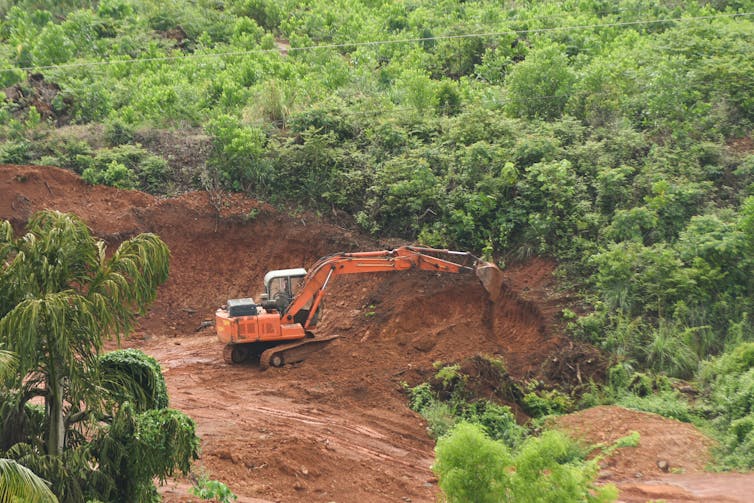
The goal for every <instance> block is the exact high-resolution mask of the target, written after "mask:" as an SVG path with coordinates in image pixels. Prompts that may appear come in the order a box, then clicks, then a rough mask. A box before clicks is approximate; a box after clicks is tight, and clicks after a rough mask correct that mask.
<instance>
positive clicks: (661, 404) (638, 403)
mask: <svg viewBox="0 0 754 503" xmlns="http://www.w3.org/2000/svg"><path fill="white" fill-rule="evenodd" d="M615 403H616V404H618V405H620V406H622V407H625V408H627V409H633V410H640V411H643V412H653V413H655V414H659V415H661V416H663V417H670V418H673V419H677V420H679V421H683V422H686V423H688V422H691V421H692V420H693V419H694V417H695V414H694V411H693V410H692V408H691V407H690V406H689V403H688V401H687V399H686V397H684V396H683V395H682V394H680V393H679V392H677V391H675V390H672V391H659V392H655V393H652V394H650V395H646V396H637V395H632V394H628V393H627V394H624V395H621V396H619V397H618V398H617V399H616V400H615Z"/></svg>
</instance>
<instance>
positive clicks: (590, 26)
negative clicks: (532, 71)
mask: <svg viewBox="0 0 754 503" xmlns="http://www.w3.org/2000/svg"><path fill="white" fill-rule="evenodd" d="M750 16H754V12H742V13H736V14H733V13H727V14H714V15H708V16H692V17H685V18H662V19H651V20H638V21H621V22H613V23H602V24H585V25H570V26H556V27H551V28H532V29H527V30H506V31H500V32H489V33H464V34H457V35H437V36H431V37H417V38H403V39H392V40H372V41H367V42H346V43H338V44H321V45H312V46H304V47H288V48H286V49H285V51H286V52H303V51H314V50H319V49H343V48H350V47H354V48H355V47H370V46H382V45H389V44H408V43H417V42H430V41H437V40H454V39H467V38H487V37H501V36H503V35H523V34H537V33H550V32H558V31H576V30H587V29H593V28H614V27H625V26H641V25H647V24H656V23H668V22H691V21H704V20H710V19H719V18H730V17H750ZM515 21H518V20H515ZM524 21H525V20H524ZM273 52H280V49H279V48H276V49H253V50H248V51H228V52H216V53H209V54H181V55H177V56H159V57H151V58H133V59H117V60H105V61H87V62H81V63H65V64H60V65H45V66H27V67H19V68H15V67H6V68H0V72H9V71H36V70H53V69H63V68H81V67H87V66H107V65H116V64H132V63H149V62H157V61H176V60H187V59H201V58H209V59H212V58H225V57H233V56H248V55H251V54H264V53H273Z"/></svg>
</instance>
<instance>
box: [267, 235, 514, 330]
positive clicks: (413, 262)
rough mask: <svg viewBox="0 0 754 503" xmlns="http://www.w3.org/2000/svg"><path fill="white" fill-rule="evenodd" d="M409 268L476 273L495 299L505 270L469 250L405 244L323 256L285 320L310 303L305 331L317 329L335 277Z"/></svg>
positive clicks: (294, 300) (283, 319) (284, 316)
mask: <svg viewBox="0 0 754 503" xmlns="http://www.w3.org/2000/svg"><path fill="white" fill-rule="evenodd" d="M408 269H420V270H425V271H436V272H447V273H463V272H469V273H471V272H473V273H476V275H477V277H478V278H479V279H480V281H481V282H482V285H483V286H484V288H485V289H486V290H487V292H488V293H489V295H490V298H491V299H492V300H493V301H494V300H496V298H497V295H498V294H499V292H500V287H501V285H502V281H503V279H502V273H501V272H500V270H499V269H498V268H497V266H495V265H494V264H490V263H488V262H485V261H483V260H481V259H480V258H477V257H475V256H473V255H471V254H470V253H467V252H458V251H451V250H438V249H434V248H422V247H415V246H402V247H399V248H395V249H392V250H382V251H372V252H356V253H338V254H335V255H330V256H327V257H323V258H321V259H320V260H319V261H318V262H317V263H316V264H314V266H313V267H312V268H311V269H310V271H309V273H308V274H307V276H306V279H305V280H304V285H303V287H302V288H301V290H300V291H299V293H298V295H297V296H296V297H295V298H294V299H293V301H292V302H291V304H290V305H289V306H288V308H287V309H286V310H285V311H284V312H283V313H282V314H281V318H282V321H283V322H287V323H293V320H294V318H295V317H296V315H297V314H298V313H299V312H300V311H302V310H303V309H305V308H306V306H309V308H308V315H307V317H306V321H304V322H303V323H302V325H303V326H304V329H305V330H309V329H310V328H313V326H314V325H315V324H316V321H315V320H316V313H317V309H318V308H319V306H320V304H321V302H322V299H323V298H324V296H325V294H326V293H327V287H328V286H329V284H330V281H332V279H333V278H334V277H335V276H339V275H341V274H363V273H373V272H392V271H405V270H408Z"/></svg>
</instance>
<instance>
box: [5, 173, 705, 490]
mask: <svg viewBox="0 0 754 503" xmlns="http://www.w3.org/2000/svg"><path fill="white" fill-rule="evenodd" d="M44 208H51V209H57V210H61V211H68V212H74V213H76V214H78V215H79V216H80V217H81V218H82V219H83V220H84V221H85V222H87V224H88V225H89V226H90V227H91V228H92V230H93V231H94V233H95V234H96V235H97V236H99V237H100V238H102V239H104V240H105V241H106V242H108V243H109V244H110V245H113V246H115V245H117V244H118V243H120V242H121V241H122V240H123V239H126V238H128V237H131V236H133V235H135V234H137V233H140V232H155V233H157V234H159V235H160V236H161V237H162V239H163V240H164V241H165V242H166V243H167V244H168V246H169V247H170V249H171V253H172V258H171V273H170V279H169V280H168V281H167V283H166V284H165V285H163V286H162V287H161V288H160V291H159V293H158V299H157V301H156V302H155V303H154V305H153V306H152V307H151V309H150V312H149V313H148V315H147V316H146V317H145V318H144V319H143V320H142V323H141V325H140V327H139V328H138V329H137V331H136V333H135V334H134V337H132V338H131V339H130V340H129V341H126V342H125V344H127V345H133V346H137V347H140V348H142V349H143V350H144V351H146V352H148V353H150V354H152V355H153V356H155V357H156V358H157V359H158V360H159V361H160V363H161V365H162V367H163V369H164V373H165V378H166V379H167V382H168V387H169V392H170V397H171V406H172V407H174V408H177V409H180V410H182V411H184V412H186V413H187V414H189V415H190V416H191V417H193V418H194V419H195V420H196V422H197V425H198V432H199V434H200V435H201V437H202V454H201V459H200V461H199V465H200V466H201V467H203V469H204V470H206V471H207V472H208V474H209V476H210V478H216V479H219V480H221V481H223V482H225V483H226V484H228V485H229V486H230V487H231V489H232V490H233V491H234V492H236V493H237V494H238V495H239V496H240V499H239V501H241V502H253V501H339V502H347V501H365V502H383V501H427V502H429V501H435V498H436V496H437V493H438V489H437V486H436V480H435V479H434V477H433V474H432V472H431V470H430V466H431V464H432V461H433V442H432V441H431V440H430V439H429V438H428V436H427V434H426V431H425V425H424V424H423V422H422V420H421V418H420V417H419V416H418V415H416V414H415V413H413V412H412V411H410V410H409V409H408V408H407V407H406V401H405V397H404V396H403V394H402V392H401V384H402V383H403V382H409V383H412V384H413V383H416V382H419V381H420V380H423V379H426V378H427V377H428V375H429V374H430V372H431V368H432V363H433V362H435V361H438V360H442V361H458V360H461V359H463V358H467V357H469V356H472V355H474V354H477V353H486V354H491V355H498V356H500V357H502V358H503V359H504V360H505V362H506V366H507V367H508V370H509V372H510V374H511V375H512V376H513V377H517V378H524V377H528V376H539V377H540V378H543V379H550V380H552V379H558V378H560V379H564V380H567V381H569V382H570V383H571V384H578V382H579V381H584V382H587V381H588V379H589V378H590V377H591V376H592V375H596V374H598V373H599V371H600V369H599V368H598V367H599V366H598V365H596V364H594V362H593V359H592V358H591V357H590V355H589V351H588V350H585V349H584V348H581V347H578V346H574V345H573V344H572V343H571V342H570V341H568V340H566V339H564V338H562V337H561V335H560V329H559V325H558V323H559V322H558V313H559V312H560V309H561V308H562V301H563V296H562V295H563V294H560V293H558V292H557V290H556V289H555V283H554V281H553V279H552V274H551V273H552V270H553V268H554V264H552V263H551V262H548V261H544V260H541V259H535V260H532V261H530V262H528V263H526V264H521V265H519V266H515V267H510V268H508V269H507V270H506V271H505V275H506V283H505V286H504V291H503V295H502V296H501V298H500V299H499V301H498V302H497V303H496V304H494V305H493V304H490V303H489V301H488V299H487V298H486V296H485V294H484V291H483V290H482V288H481V287H480V285H479V284H478V282H477V281H476V279H475V278H474V277H473V276H466V275H458V276H456V275H437V274H435V273H426V272H408V273H401V274H375V275H364V276H350V277H344V278H339V279H338V281H337V282H336V283H335V284H334V285H333V287H332V291H331V292H330V294H329V296H328V298H327V300H326V306H325V316H324V318H323V320H322V322H321V323H320V327H319V331H320V333H323V334H335V333H337V334H340V335H341V338H340V339H338V340H336V341H335V342H333V343H332V344H330V345H329V346H328V347H327V348H326V349H324V350H322V351H320V352H319V353H316V354H314V355H312V356H311V357H310V358H309V359H307V360H306V361H305V362H303V363H302V364H299V365H296V366H287V367H284V368H281V369H270V370H268V371H266V372H260V371H259V370H258V368H257V367H255V366H254V365H253V364H248V365H246V364H245V365H239V366H233V367H230V366H228V365H225V364H224V363H223V362H222V358H221V352H222V346H221V344H220V343H219V342H217V341H216V339H215V337H214V334H213V332H212V328H203V329H199V327H201V326H202V322H203V321H205V320H211V319H212V316H213V313H214V310H215V308H216V307H217V306H219V305H221V304H223V303H224V302H225V301H226V300H227V299H228V298H235V297H245V296H249V295H251V296H255V295H256V293H257V292H258V291H259V290H260V289H261V278H262V277H263V275H264V273H265V272H266V271H268V270H270V269H280V268H287V267H301V266H304V267H306V266H309V265H311V264H312V263H313V262H314V261H315V260H316V259H317V258H319V257H321V256H323V255H326V254H329V253H334V252H338V251H349V250H357V249H360V250H367V249H379V247H380V245H379V243H376V242H374V241H373V240H371V239H369V238H366V237H364V236H361V235H359V234H356V233H354V232H350V231H347V230H344V229H341V228H338V227H335V226H332V225H328V224H326V223H322V222H320V221H317V220H316V219H313V218H310V217H308V216H304V217H303V218H302V217H297V218H294V217H290V216H288V215H283V214H280V213H278V212H276V211H275V210H274V209H273V208H271V207H269V206H266V205H264V204H261V203H258V202H256V201H252V200H248V199H244V198H242V197H240V196H227V195H226V196H223V197H222V198H220V199H217V198H210V197H209V196H208V194H206V193H190V194H185V195H183V196H181V197H177V198H172V199H157V198H154V197H151V196H149V195H145V194H142V193H139V192H135V191H120V190H116V189H112V188H107V187H99V186H98V187H92V186H89V185H87V184H85V183H84V182H82V181H81V180H80V179H79V178H77V177H76V176H75V175H73V174H71V173H68V172H65V171H62V170H58V169H55V168H46V167H18V166H0V218H4V219H10V220H11V221H12V222H13V223H14V225H15V226H16V227H17V229H20V228H21V227H22V226H23V224H24V223H25V222H26V221H27V219H28V218H29V216H31V214H32V213H33V212H34V211H36V210H39V209H44ZM548 369H549V370H548ZM595 373H596V374H595ZM595 410H597V411H599V410H600V409H595ZM606 410H608V411H609V412H604V413H600V412H591V413H590V412H589V411H586V412H585V413H581V414H582V415H581V416H579V415H576V416H574V417H576V418H577V419H574V420H573V421H575V423H574V424H570V423H569V424H568V425H566V424H565V423H564V427H566V426H567V427H569V428H572V429H573V431H575V432H577V434H579V435H581V436H583V437H584V438H587V439H589V440H590V441H594V440H595V439H597V440H600V439H601V438H602V437H600V434H599V432H603V434H604V435H605V438H604V439H602V440H605V441H608V440H609V438H608V437H610V435H612V434H613V432H615V433H616V434H617V429H616V426H615V425H618V424H623V423H625V424H626V425H630V427H631V428H632V429H635V430H639V431H640V433H641V435H642V442H645V440H644V439H645V437H644V435H645V432H644V430H642V428H643V427H646V431H648V432H654V433H656V434H657V435H658V437H657V438H658V440H657V442H656V446H658V447H657V448H658V449H659V446H661V445H662V442H664V441H665V440H663V439H668V438H677V440H674V441H675V442H677V443H678V448H679V449H681V450H683V449H686V450H687V455H685V456H682V455H681V454H680V451H679V454H678V455H677V459H683V460H684V462H685V461H686V460H687V459H692V458H693V459H696V458H694V456H696V454H694V455H692V454H689V453H692V452H693V453H702V454H699V455H700V456H703V453H704V451H705V444H704V443H703V442H702V441H697V437H693V435H691V433H688V432H687V428H689V427H688V425H681V426H679V425H678V424H676V423H675V422H665V421H661V422H658V421H656V419H655V418H654V416H647V415H643V414H639V413H633V412H627V411H623V409H606ZM589 414H597V415H596V416H590V415H589ZM564 421H567V420H564ZM663 432H664V433H667V435H670V436H663V434H664V433H663ZM677 432H682V433H681V434H680V436H678V437H674V436H673V435H675V434H676V433H677ZM684 432H685V433H684ZM687 433H688V435H687ZM594 435H597V436H596V437H594ZM646 438H647V439H649V438H651V437H650V436H647V437H646ZM602 440H600V441H602ZM647 441H648V440H647ZM672 456H673V457H674V459H676V455H675V454H673V455H672ZM700 459H701V458H700ZM668 461H670V463H671V465H670V466H681V465H680V464H677V463H678V461H674V460H672V459H670V460H668ZM646 463H648V465H647V466H645V464H646ZM652 463H655V460H654V459H653V458H652V455H648V454H646V453H645V452H644V451H642V450H641V449H636V450H634V451H621V457H620V458H618V459H617V460H616V461H614V462H613V464H612V465H607V466H606V472H605V473H607V474H608V476H606V479H610V480H615V481H618V482H619V483H620V484H621V485H625V484H629V485H628V486H626V487H628V490H629V491H640V490H645V489H641V488H639V489H637V488H636V487H638V486H637V484H636V483H635V482H636V478H635V477H634V475H635V473H636V472H637V471H641V472H642V473H643V474H644V475H645V478H643V479H642V481H641V482H642V483H643V484H644V485H647V484H646V480H647V479H651V478H653V477H654V478H657V477H656V475H657V474H656V473H655V472H653V471H652V470H651V466H652ZM695 466H696V465H695ZM659 475H662V473H659ZM663 476H664V475H663ZM632 477H633V478H632ZM188 486H189V482H188V481H183V482H180V481H179V482H174V483H172V485H169V486H168V487H167V488H165V489H164V494H165V497H166V501H189V500H190V498H188V496H186V488H187V487H188ZM635 486H636V487H635ZM642 487H643V486H642ZM676 493H677V491H676ZM676 493H673V494H676ZM626 494H628V495H630V494H633V493H630V492H627V493H626ZM688 494H691V496H689V498H692V497H693V494H695V493H693V492H689V493H688ZM651 497H652V498H655V499H657V498H662V496H661V495H659V496H658V495H656V494H655V495H652V496H651ZM630 501H639V500H637V499H630ZM669 501H671V500H669ZM672 501H675V500H672ZM678 501H694V499H693V498H692V499H685V500H684V499H681V500H678Z"/></svg>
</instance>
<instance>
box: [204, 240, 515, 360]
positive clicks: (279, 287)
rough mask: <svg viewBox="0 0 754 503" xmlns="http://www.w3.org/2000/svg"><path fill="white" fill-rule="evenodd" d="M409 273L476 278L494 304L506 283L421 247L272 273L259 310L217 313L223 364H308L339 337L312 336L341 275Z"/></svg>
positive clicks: (468, 260) (465, 257)
mask: <svg viewBox="0 0 754 503" xmlns="http://www.w3.org/2000/svg"><path fill="white" fill-rule="evenodd" d="M409 269H420V270H425V271H434V272H447V273H464V272H473V273H476V275H477V277H478V278H479V280H480V281H481V283H482V286H483V287H484V288H485V290H486V291H487V293H488V294H489V296H490V299H491V300H492V301H495V300H496V299H497V296H498V294H499V292H500V288H501V286H502V282H503V278H502V272H501V271H500V269H498V267H497V266H496V265H494V264H492V263H489V262H485V261H484V260H482V259H480V258H478V257H475V256H473V255H472V254H470V253H467V252H458V251H451V250H438V249H434V248H425V247H416V246H402V247H399V248H395V249H392V250H381V251H369V252H356V253H338V254H335V255H329V256H327V257H323V258H321V259H319V260H318V261H317V263H316V264H314V266H313V267H312V268H311V270H310V271H309V272H307V271H306V269H303V268H298V269H282V270H276V271H270V272H268V273H267V274H266V275H265V277H264V286H265V293H264V294H262V296H261V299H260V300H261V302H260V303H259V304H257V303H256V302H254V299H252V298H245V299H230V300H228V303H227V305H226V306H223V307H222V308H220V309H218V310H217V312H216V313H215V328H216V330H217V336H218V338H219V339H220V341H221V342H224V343H225V350H224V352H223V358H224V359H225V361H226V362H227V363H241V362H243V361H246V360H247V359H249V358H251V357H259V365H260V368H262V369H266V368H267V367H269V366H270V365H272V366H273V367H281V366H283V365H285V364H286V363H295V362H299V361H302V360H303V359H304V358H305V357H306V355H308V354H309V353H311V352H313V351H316V350H319V349H321V348H322V347H324V346H325V345H327V344H328V343H329V342H331V341H332V340H334V339H336V338H338V337H339V336H337V335H330V336H315V335H314V333H313V332H312V330H313V329H314V328H316V326H317V321H318V318H319V314H320V310H321V307H322V299H323V298H324V297H325V294H326V293H327V287H328V286H329V285H330V281H331V280H332V279H334V278H335V277H336V276H339V275H341V274H363V273H374V272H392V271H407V270H409Z"/></svg>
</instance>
